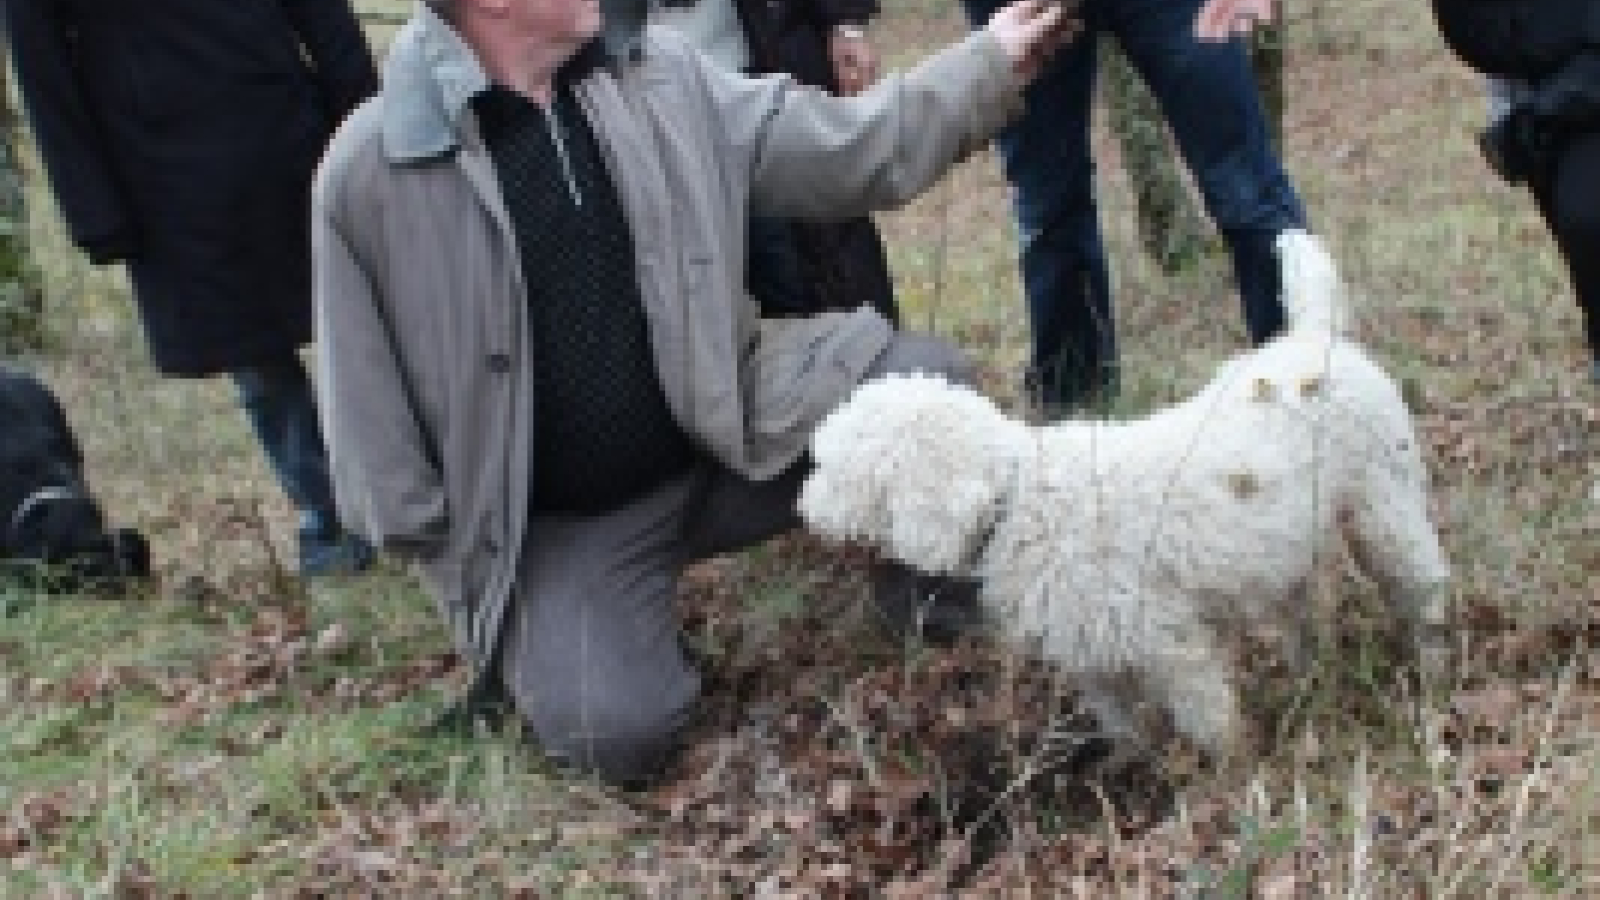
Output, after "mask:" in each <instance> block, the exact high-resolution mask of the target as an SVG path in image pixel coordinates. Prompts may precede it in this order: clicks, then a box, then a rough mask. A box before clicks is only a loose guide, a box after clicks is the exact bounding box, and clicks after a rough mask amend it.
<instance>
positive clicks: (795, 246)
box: [745, 214, 822, 318]
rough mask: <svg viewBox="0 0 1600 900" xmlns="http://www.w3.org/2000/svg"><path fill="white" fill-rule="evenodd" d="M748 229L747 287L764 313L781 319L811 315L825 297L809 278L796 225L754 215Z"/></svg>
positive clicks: (819, 306)
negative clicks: (819, 293)
mask: <svg viewBox="0 0 1600 900" xmlns="http://www.w3.org/2000/svg"><path fill="white" fill-rule="evenodd" d="M746 228H747V233H746V238H745V239H746V241H747V242H748V243H749V248H748V250H747V254H748V256H747V258H746V260H745V288H746V289H747V290H749V291H750V296H751V297H753V298H755V301H756V304H757V305H758V306H760V307H761V314H762V315H763V316H766V317H769V318H782V317H785V316H809V315H812V314H814V313H816V312H817V311H818V310H820V309H821V308H822V300H821V298H820V297H819V296H818V294H817V290H816V288H815V286H814V285H812V284H811V283H810V281H809V280H808V279H807V278H806V266H805V259H804V257H802V256H801V254H800V245H799V242H798V240H797V238H796V235H795V230H794V226H793V225H791V224H790V222H789V221H788V220H787V219H773V218H769V217H767V216H758V215H754V214H752V215H751V216H750V220H749V223H748V225H747V226H746Z"/></svg>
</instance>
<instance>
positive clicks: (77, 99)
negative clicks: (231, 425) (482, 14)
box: [4, 0, 377, 375]
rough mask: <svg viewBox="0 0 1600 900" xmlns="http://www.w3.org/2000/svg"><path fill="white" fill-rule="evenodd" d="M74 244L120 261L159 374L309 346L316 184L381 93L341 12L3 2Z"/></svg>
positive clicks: (227, 0)
mask: <svg viewBox="0 0 1600 900" xmlns="http://www.w3.org/2000/svg"><path fill="white" fill-rule="evenodd" d="M4 3H5V19H6V25H7V29H8V32H9V39H10V43H11V52H12V58H13V60H14V61H15V66H16V71H17V78H18V83H19V87H20V88H21V91H22V96H23V100H24V102H25V104H26V108H27V112H28V116H29V120H30V123H31V125H32V127H33V132H34V135H35V138H36V140H37V141H38V144H39V148H40V151H41V154H42V156H43V158H44V162H45V166H46V169H47V170H48V172H49V176H50V182H51V186H52V188H53V189H54V192H55V196H56V200H57V203H58V204H59V206H60V208H61V212H62V216H63V218H64V219H65V221H66V224H67V227H68V229H69V231H70V233H71V235H72V239H73V241H74V242H75V243H76V244H77V245H78V246H79V247H81V248H83V249H84V250H85V251H86V252H88V253H89V254H90V257H91V258H93V259H95V260H97V261H100V262H110V261H117V260H122V261H126V263H127V266H128V273H129V275H130V277H131V279H132V281H133V285H134V293H135V297H136V299H137V302H138V305H139V310H140V313H141V316H142V319H143V322H144V326H145V334H146V337H147V339H148V341H149V344H150V348H151V353H152V356H153V357H154V359H155V362H156V365H157V366H158V367H159V368H160V369H161V370H162V371H164V372H166V373H168V374H173V375H206V374H212V373H216V372H220V371H228V370H231V369H236V368H241V367H244V366H248V365H253V364H256V363H261V362H267V361H271V360H275V359H281V358H282V357H283V356H284V355H286V354H288V353H292V352H293V351H294V350H295V349H296V348H298V347H300V346H302V345H304V344H305V343H306V342H307V341H308V340H309V339H310V337H311V283H310V239H309V222H310V210H309V200H310V187H311V178H312V173H313V171H314V169H315V167H316V164H317V160H318V158H319V157H320V155H321V152H322V148H323V144H324V142H325V141H326V140H327V138H328V136H329V135H330V134H331V133H332V131H333V128H334V126H335V125H336V124H337V123H338V121H339V119H340V118H341V117H342V116H343V115H344V114H345V113H346V112H348V111H349V110H350V109H351V108H352V107H354V106H355V104H356V103H357V102H359V101H360V100H361V99H362V98H364V97H365V96H366V95H367V94H368V93H370V92H371V91H373V90H374V89H375V88H376V86H377V72H376V68H375V66H374V63H373V60H372V55H371V52H370V50H369V49H368V47H367V44H366V42H365V39H364V38H363V36H362V33H361V29H360V27H359V25H358V23H357V21H356V18H355V15H354V13H353V11H352V10H351V8H350V6H349V5H348V2H347V0H137V2H105V0H4Z"/></svg>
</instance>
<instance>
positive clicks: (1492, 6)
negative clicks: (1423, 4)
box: [1432, 0, 1600, 80]
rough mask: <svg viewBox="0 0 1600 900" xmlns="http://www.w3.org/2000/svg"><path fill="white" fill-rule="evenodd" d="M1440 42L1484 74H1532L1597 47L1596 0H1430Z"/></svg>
mask: <svg viewBox="0 0 1600 900" xmlns="http://www.w3.org/2000/svg"><path fill="white" fill-rule="evenodd" d="M1432 2H1433V12H1434V19H1435V20H1436V21H1437V22H1438V25H1439V32H1440V34H1442V35H1443V36H1444V40H1445V43H1446V44H1448V45H1449V46H1450V49H1451V50H1452V51H1454V52H1455V54H1456V55H1457V56H1459V57H1461V61H1462V62H1464V63H1466V64H1467V65H1468V66H1471V67H1472V68H1474V69H1476V70H1478V71H1479V72H1484V73H1487V74H1490V75H1502V76H1509V77H1513V78H1527V79H1533V80H1538V79H1542V78H1545V77H1547V76H1549V75H1550V74H1551V73H1553V72H1555V71H1556V70H1557V69H1558V68H1560V67H1561V65H1562V64H1563V63H1565V62H1566V61H1567V60H1568V59H1570V58H1572V56H1573V55H1575V54H1576V53H1578V52H1579V51H1581V50H1583V49H1584V48H1585V47H1586V46H1588V47H1600V34H1597V33H1596V31H1597V30H1600V0H1432Z"/></svg>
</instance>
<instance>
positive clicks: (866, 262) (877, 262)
mask: <svg viewBox="0 0 1600 900" xmlns="http://www.w3.org/2000/svg"><path fill="white" fill-rule="evenodd" d="M734 6H735V7H736V8H737V9H738V11H739V18H740V21H741V22H742V23H743V25H744V33H745V40H746V42H747V43H748V44H749V47H750V57H751V68H752V69H753V70H755V71H756V72H758V73H768V72H782V73H786V74H788V75H792V76H794V78H795V80H796V81H799V82H801V83H802V84H809V85H812V86H814V87H818V88H822V89H823V90H826V91H828V92H830V93H837V92H838V90H839V84H838V81H837V79H836V78H835V77H834V72H833V61H832V59H830V58H829V56H828V40H829V38H830V36H831V35H832V34H833V30H834V28H835V27H837V26H838V25H840V24H843V23H846V22H849V23H866V22H867V21H869V20H871V19H872V18H873V17H875V16H876V15H877V14H878V0H734ZM794 235H795V242H796V244H797V245H798V249H799V251H800V255H801V257H802V263H803V265H805V267H806V270H807V272H806V274H807V275H808V280H809V281H810V283H811V284H812V285H814V286H815V288H816V290H817V296H818V302H819V305H820V307H821V308H822V309H853V308H855V307H857V306H861V305H863V304H866V305H869V306H872V307H873V308H875V309H877V310H878V311H879V312H881V313H883V314H884V316H885V317H886V318H888V319H889V320H890V321H891V322H894V323H896V324H899V310H898V307H897V306H896V304H895V300H894V280H893V277H892V276H891V274H890V271H889V261H888V257H887V255H886V254H885V252H884V248H883V241H882V239H881V238H880V237H879V235H878V229H877V226H875V225H874V224H873V222H872V220H871V219H870V218H867V217H865V216H863V217H861V218H857V219H848V220H845V221H842V222H827V223H817V222H796V223H794Z"/></svg>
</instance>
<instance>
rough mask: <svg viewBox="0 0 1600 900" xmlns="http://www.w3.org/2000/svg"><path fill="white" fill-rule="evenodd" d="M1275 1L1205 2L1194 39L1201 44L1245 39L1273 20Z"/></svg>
mask: <svg viewBox="0 0 1600 900" xmlns="http://www.w3.org/2000/svg"><path fill="white" fill-rule="evenodd" d="M1276 7H1277V3H1276V0H1206V4H1205V5H1204V6H1202V7H1200V15H1198V16H1196V17H1195V20H1194V36H1195V37H1197V38H1199V39H1200V40H1202V41H1226V40H1228V39H1229V38H1232V37H1234V36H1235V35H1237V36H1240V37H1243V36H1246V35H1248V34H1250V32H1252V31H1254V30H1255V28H1256V26H1257V25H1264V24H1266V23H1268V22H1271V21H1272V16H1273V14H1274V13H1275V12H1276Z"/></svg>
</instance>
